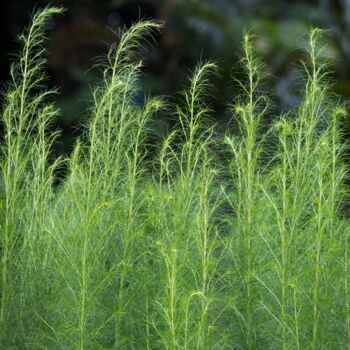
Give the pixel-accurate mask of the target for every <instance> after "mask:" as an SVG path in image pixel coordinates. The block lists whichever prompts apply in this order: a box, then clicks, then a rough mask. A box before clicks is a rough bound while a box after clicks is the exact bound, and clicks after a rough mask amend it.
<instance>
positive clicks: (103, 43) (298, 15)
mask: <svg viewBox="0 0 350 350" xmlns="http://www.w3.org/2000/svg"><path fill="white" fill-rule="evenodd" d="M49 3H51V4H53V5H61V6H64V7H65V8H67V12H66V13H65V15H64V16H60V17H58V18H55V19H54V20H52V22H51V23H49V24H48V29H49V36H50V41H49V68H48V73H49V84H50V86H55V87H58V88H59V90H60V95H59V97H58V105H59V107H60V109H61V114H60V116H59V117H58V118H57V121H56V123H57V126H58V127H59V128H60V129H61V130H62V138H61V140H60V143H59V145H58V146H57V148H58V152H69V150H70V148H71V145H72V141H73V140H74V137H75V136H76V135H77V134H78V133H79V128H78V126H79V125H80V124H81V122H82V120H83V119H84V118H86V117H87V112H86V111H87V106H88V104H89V100H90V92H91V86H93V84H94V83H95V82H96V81H98V78H99V75H100V72H99V70H97V69H92V67H93V66H94V65H95V64H96V63H97V60H96V58H97V57H101V55H103V54H104V53H105V52H106V50H107V48H108V46H109V45H110V44H111V43H113V42H115V41H116V40H117V37H116V35H115V34H114V33H113V31H116V30H118V28H121V27H123V26H127V27H129V26H130V25H131V23H133V22H134V21H136V20H138V19H139V18H147V19H150V18H154V19H158V20H163V21H165V22H166V24H165V26H164V28H163V29H162V31H161V33H159V34H158V35H156V41H157V46H151V45H148V44H147V47H146V49H145V50H144V51H143V56H144V60H145V64H146V68H145V70H144V71H145V74H144V76H143V78H142V81H141V84H142V90H143V91H144V93H146V94H148V93H149V94H151V95H153V94H160V95H165V94H166V95H169V94H170V95H172V96H174V92H176V91H179V90H181V89H182V88H183V86H184V85H185V84H186V77H187V76H188V74H189V73H190V72H191V70H192V69H193V68H194V66H195V65H196V63H197V62H198V61H199V59H202V60H203V59H208V58H210V59H215V60H219V62H220V67H221V78H220V79H219V78H216V79H214V81H213V84H214V85H215V88H216V89H215V91H214V96H213V98H212V104H213V105H214V108H215V111H216V112H215V117H216V119H217V121H218V122H219V124H221V125H224V122H225V120H226V119H227V118H226V117H225V113H224V110H225V104H227V103H228V102H232V101H233V99H234V96H235V88H234V84H233V83H232V81H231V76H232V73H234V74H235V75H238V76H239V74H240V73H239V68H238V65H237V62H238V56H237V54H238V53H239V52H240V44H241V39H242V34H243V33H244V32H245V31H247V30H250V31H251V32H252V33H254V34H256V39H255V42H254V44H255V46H256V48H257V50H258V51H259V52H260V54H261V56H262V58H263V60H264V61H265V62H266V64H267V67H268V73H269V78H268V79H267V80H266V84H265V88H266V89H267V90H268V91H270V92H271V96H272V98H273V99H274V101H275V103H276V106H277V109H281V110H282V109H284V108H289V107H293V106H295V105H296V104H297V103H298V99H299V97H298V94H297V93H296V91H297V90H298V89H297V84H298V82H299V83H300V81H299V77H300V66H299V65H298V62H299V61H300V59H303V57H305V51H304V45H305V39H306V34H307V33H308V31H309V29H310V27H311V26H319V27H322V28H326V29H329V30H330V31H329V36H328V37H327V39H326V40H327V41H328V46H327V47H328V48H327V51H326V55H327V56H328V58H329V59H331V62H332V78H333V79H334V90H335V92H336V93H338V94H340V95H341V96H343V97H344V98H345V100H348V99H349V97H350V0H289V1H287V0H143V1H136V0H135V1H134V0H66V1H64V0H57V1H55V0H53V1H38V0H37V1H34V0H12V1H6V0H3V1H1V3H0V14H1V18H0V25H1V27H2V28H1V31H0V33H1V36H0V40H1V42H0V44H1V46H0V47H1V50H2V52H1V58H0V59H1V62H0V80H1V84H3V83H5V82H6V80H7V79H8V73H9V65H10V62H11V57H12V56H11V54H13V53H16V50H17V48H18V47H17V45H18V44H17V42H16V40H15V39H16V36H17V35H18V34H20V33H21V32H22V30H23V28H24V27H25V26H26V25H28V23H29V18H30V17H29V14H31V13H32V12H33V9H34V8H37V7H41V6H45V5H47V4H49ZM175 96H176V95H175ZM174 98H176V97H174ZM136 99H137V101H139V103H140V104H142V99H143V95H142V94H140V96H136ZM163 117H164V116H163ZM165 119H166V116H165ZM166 124H167V123H166V120H165V121H164V118H163V119H162V120H160V121H159V123H158V124H157V125H156V126H155V129H156V132H158V133H159V135H161V134H162V133H163V132H164V130H165V129H166Z"/></svg>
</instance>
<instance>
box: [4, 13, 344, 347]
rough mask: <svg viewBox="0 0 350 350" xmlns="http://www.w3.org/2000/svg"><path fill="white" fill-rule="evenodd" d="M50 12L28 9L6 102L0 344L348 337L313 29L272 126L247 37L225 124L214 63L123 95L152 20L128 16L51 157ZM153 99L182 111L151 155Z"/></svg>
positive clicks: (338, 207) (337, 160)
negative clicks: (294, 98)
mask: <svg viewBox="0 0 350 350" xmlns="http://www.w3.org/2000/svg"><path fill="white" fill-rule="evenodd" d="M60 12H62V10H61V9H58V8H53V7H47V8H45V9H43V10H40V11H38V12H37V13H36V14H35V15H34V16H33V20H32V24H31V26H30V27H29V28H28V30H27V31H26V32H25V34H23V35H22V36H21V37H20V41H21V43H22V50H21V52H20V54H19V56H18V59H17V61H16V62H15V63H14V64H13V65H12V67H11V77H12V81H11V82H10V84H9V86H8V89H7V91H6V92H5V94H4V99H3V110H2V123H3V125H4V130H5V131H4V138H3V142H2V146H1V158H0V171H1V172H0V179H1V187H0V190H1V192H0V218H1V220H0V252H1V264H0V271H1V281H0V287H1V289H0V300H1V303H0V347H1V348H2V349H80V350H84V349H169V350H177V349H187V350H193V349H198V350H204V349H315V350H316V349H350V304H349V303H350V299H349V298H350V296H349V293H350V290H349V288H350V287H349V239H348V235H349V225H348V220H347V219H346V216H345V215H344V203H345V201H346V195H347V192H346V188H345V177H346V168H345V166H344V164H343V161H342V159H343V157H344V153H345V152H344V147H345V146H344V142H343V141H342V133H341V129H340V122H339V120H340V119H341V118H342V117H343V116H344V115H345V114H346V111H345V109H344V107H343V106H342V105H341V104H339V103H338V102H337V99H336V97H335V96H333V95H332V93H331V89H330V86H329V84H328V83H327V74H328V71H327V67H328V66H327V63H326V62H325V61H324V60H323V58H322V57H323V55H322V52H323V47H322V45H320V42H321V40H322V31H320V30H318V29H314V30H312V31H311V33H310V35H309V42H308V47H307V50H308V53H309V60H308V62H305V63H304V67H305V68H304V70H305V79H304V91H303V97H302V102H301V103H300V105H299V107H298V108H297V109H296V110H291V111H289V112H288V113H284V114H283V115H282V116H279V117H276V118H275V121H274V122H273V123H272V124H273V125H272V126H271V125H270V126H269V125H268V123H267V122H266V120H267V115H269V114H270V102H269V98H268V96H266V94H264V93H262V92H261V89H260V86H261V77H262V75H263V70H264V68H263V67H262V64H261V62H260V61H259V59H258V58H257V55H256V53H255V52H254V50H253V47H252V46H253V45H252V39H251V37H250V36H249V35H245V36H244V40H243V55H242V60H241V63H242V65H243V67H244V68H245V72H246V81H244V82H241V81H238V84H239V86H240V87H241V91H242V93H241V96H240V97H239V98H237V99H236V100H235V102H234V104H233V105H232V106H230V108H229V109H228V113H229V114H230V115H231V116H232V120H234V122H233V123H235V125H237V126H238V132H236V133H230V132H227V133H226V134H225V135H224V136H223V135H221V134H220V133H218V132H217V131H216V129H215V126H211V122H210V114H211V113H212V111H211V109H210V106H209V105H208V104H207V102H206V100H207V99H206V96H207V95H208V94H209V93H210V89H211V83H210V77H211V75H213V74H217V73H218V67H217V65H216V63H214V62H204V63H200V64H199V65H198V66H197V67H196V68H195V70H194V72H193V74H192V76H191V77H190V79H189V87H188V88H187V89H185V91H184V92H183V94H182V98H183V103H182V104H180V105H177V106H175V107H172V106H170V104H169V103H168V102H166V100H165V99H164V98H159V97H152V98H151V97H149V98H146V99H145V103H144V105H143V106H139V105H138V104H136V103H135V100H134V96H135V91H137V90H138V89H139V84H138V80H139V76H140V74H141V69H142V60H141V59H140V57H139V56H140V55H139V48H140V45H141V44H140V43H141V42H142V40H144V39H146V38H147V37H149V35H151V33H152V31H155V30H158V29H159V28H160V26H161V24H160V23H157V22H154V21H140V22H138V23H135V24H134V25H133V26H132V27H131V28H130V29H129V30H125V31H123V32H122V33H121V36H120V41H119V44H118V45H117V46H115V47H111V48H110V51H109V52H108V55H107V57H106V60H105V64H104V65H102V69H103V79H102V81H101V82H100V84H99V85H98V86H97V87H95V88H94V89H93V104H92V106H91V109H90V115H91V118H90V121H89V123H88V125H87V126H86V128H85V133H84V137H82V138H80V139H79V140H77V142H76V145H75V148H74V151H73V152H72V154H71V156H70V157H69V158H67V159H66V158H59V159H52V157H51V149H52V145H53V142H54V141H55V139H56V137H57V133H56V132H52V129H51V128H50V124H51V122H52V120H53V119H54V118H55V116H56V115H57V113H58V111H57V109H56V108H55V105H54V103H52V100H53V97H54V95H55V94H56V91H54V90H48V89H47V88H46V87H45V85H44V82H45V73H44V67H45V49H44V47H45V39H46V38H45V34H44V28H45V23H46V21H47V20H48V19H49V18H50V17H51V16H52V15H55V14H58V13H60ZM159 111H163V113H164V111H165V112H166V113H173V115H174V116H175V117H176V119H177V126H176V127H175V128H174V129H173V130H172V131H171V132H170V133H169V134H168V135H167V137H166V138H165V139H164V140H163V142H162V145H161V146H160V147H159V148H158V149H157V152H155V155H152V156H150V155H149V154H148V153H147V152H148V150H149V145H148V143H149V135H150V133H151V124H152V120H154V118H155V116H156V114H157V113H158V112H159ZM63 163H64V164H65V166H66V167H67V169H68V170H67V174H66V176H65V177H64V178H63V179H60V182H59V185H57V179H56V178H57V174H58V173H59V169H60V168H61V166H62V164H63Z"/></svg>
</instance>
